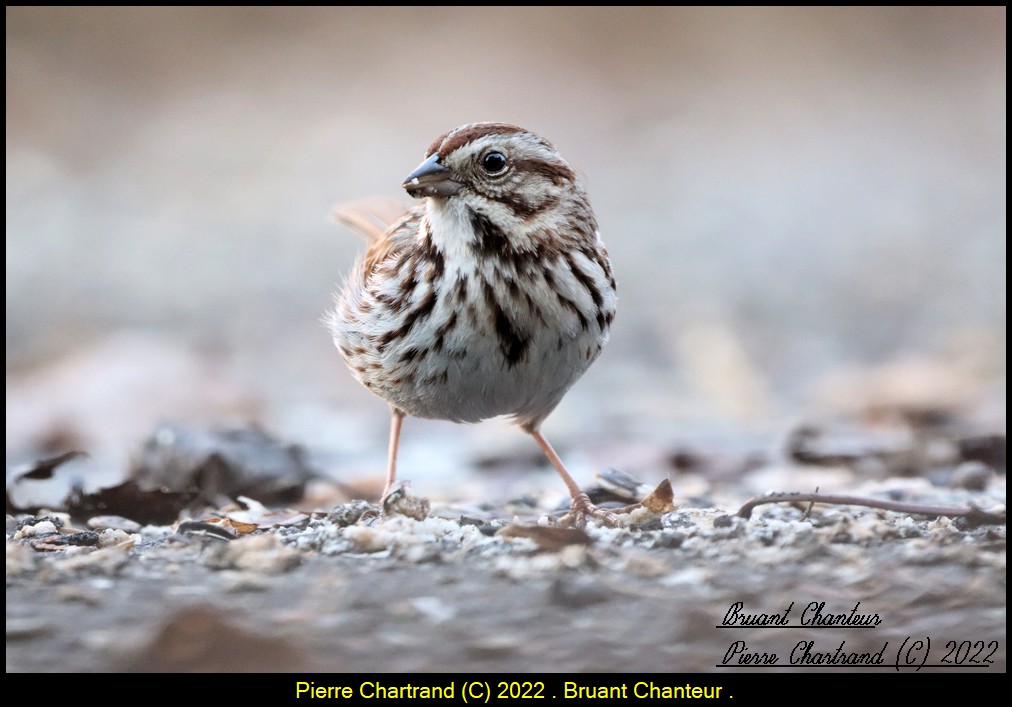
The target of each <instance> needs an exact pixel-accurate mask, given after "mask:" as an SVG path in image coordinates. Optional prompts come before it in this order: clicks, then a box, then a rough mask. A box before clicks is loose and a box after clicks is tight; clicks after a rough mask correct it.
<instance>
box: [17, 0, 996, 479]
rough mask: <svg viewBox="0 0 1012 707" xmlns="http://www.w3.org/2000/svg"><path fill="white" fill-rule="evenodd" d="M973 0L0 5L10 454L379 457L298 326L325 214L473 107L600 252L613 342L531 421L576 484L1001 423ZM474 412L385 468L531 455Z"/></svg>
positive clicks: (352, 470)
mask: <svg viewBox="0 0 1012 707" xmlns="http://www.w3.org/2000/svg"><path fill="white" fill-rule="evenodd" d="M1005 23H1006V12H1005V9H1004V8H960V9H952V8H948V9H947V8H894V9H670V8H638V9H634V8H630V9H571V8H556V9H455V8H438V9H428V8H370V9H343V8H342V9H277V8H275V9H242V8H227V9H226V8H219V9H203V8H202V9H119V8H117V9H69V8H16V9H11V8H8V9H7V10H6V39H7V65H6V79H7V212H6V219H7V221H6V225H7V252H6V286H7V319H6V322H7V329H6V337H7V338H6V344H7V368H6V370H7V461H8V467H10V465H11V463H13V461H16V460H18V459H23V458H25V457H30V456H32V455H38V454H42V453H47V452H59V451H63V450H65V449H67V448H79V449H85V450H87V451H89V452H90V453H91V454H92V458H93V459H95V460H98V463H100V465H102V466H103V468H105V469H108V470H110V472H112V471H116V470H123V469H124V468H125V467H126V465H127V464H128V463H129V460H130V458H131V456H132V455H135V454H136V452H137V450H138V449H139V448H140V446H141V443H142V441H143V440H144V438H145V437H146V436H147V435H149V434H150V433H151V431H152V430H153V429H154V427H155V425H156V424H158V423H159V422H160V421H178V422H185V423H190V424H196V425H243V424H250V423H255V424H258V425H261V426H263V427H264V428H265V429H267V430H268V431H270V432H271V433H272V434H274V435H276V436H277V437H278V438H280V439H282V440H284V441H286V442H293V443H297V444H300V445H303V446H304V447H305V448H306V449H307V450H308V451H309V452H310V454H311V456H312V458H313V460H314V463H315V464H316V465H317V466H318V467H319V468H320V469H321V470H323V471H325V472H326V473H329V474H333V475H334V476H337V477H342V478H349V477H351V476H360V477H375V479H376V481H377V483H379V481H380V478H381V476H382V468H383V465H384V457H385V449H386V434H387V410H386V406H385V404H384V403H383V402H382V401H380V400H379V399H377V398H374V397H373V396H372V395H371V394H369V393H368V392H367V391H365V390H364V389H362V388H360V386H359V385H358V384H357V383H356V382H355V381H354V379H353V378H352V377H351V375H350V374H349V373H348V372H347V370H346V368H345V366H344V364H343V362H342V361H341V359H340V357H339V356H338V354H337V351H336V349H335V348H334V347H333V344H332V343H331V341H330V337H329V335H328V333H327V331H326V330H325V329H324V327H323V326H322V325H321V323H320V319H321V317H322V316H323V314H324V312H325V310H326V308H327V307H329V306H330V302H331V297H332V293H333V292H334V291H335V290H336V289H337V287H338V284H339V282H340V281H341V279H342V277H343V276H344V273H346V272H347V271H348V269H349V268H350V267H351V265H352V263H353V261H354V259H355V257H356V255H357V254H358V253H359V252H361V250H362V249H363V244H362V243H361V242H360V241H359V240H358V239H357V238H356V237H355V236H354V235H353V234H351V233H349V232H346V231H344V230H343V229H341V228H339V227H337V226H335V225H333V224H331V223H330V222H329V221H328V218H327V214H328V211H329V209H330V208H331V206H332V205H333V204H335V203H338V202H342V201H353V200H357V199H361V198H364V197H369V196H373V195H382V196H388V197H392V198H398V199H401V200H404V201H405V203H407V201H408V199H407V198H406V195H405V194H403V192H402V191H401V190H400V188H399V185H400V182H401V179H402V178H403V177H404V175H406V174H407V173H408V172H409V171H411V170H412V169H413V168H414V167H415V166H416V165H417V163H418V162H419V161H420V159H421V157H422V153H423V151H424V149H425V147H426V146H427V145H428V144H429V142H430V141H431V140H432V139H433V138H435V137H436V136H437V135H439V134H440V133H442V132H444V131H446V130H448V129H449V128H452V127H454V126H456V125H459V124H462V123H466V122H472V121H479V120H497V121H509V122H514V123H517V124H520V125H522V126H524V127H527V128H529V129H531V130H534V131H535V132H538V133H540V134H542V135H544V136H546V137H547V138H548V139H550V140H551V141H553V142H554V143H555V145H556V146H557V147H558V148H559V149H560V151H561V152H562V154H563V155H564V156H565V157H566V158H567V159H568V160H569V161H570V162H571V163H572V164H573V165H574V166H575V167H576V168H577V170H578V171H579V172H580V174H581V175H582V177H583V179H584V181H585V183H586V185H587V188H588V190H589V192H590V195H591V197H592V200H593V203H594V206H595V208H596V210H597V214H598V217H599V221H600V225H601V231H602V235H603V238H604V240H605V242H606V243H607V245H608V247H609V250H610V252H611V255H612V259H613V263H614V266H615V268H616V272H617V276H618V281H619V293H620V307H619V316H618V318H617V320H616V324H615V328H614V330H613V335H612V341H611V343H610V344H609V346H608V347H607V348H606V350H605V352H604V354H603V355H602V357H601V359H600V360H599V361H598V362H597V363H596V364H595V365H594V366H593V367H592V368H591V370H590V371H589V372H588V374H587V375H586V376H585V377H584V379H583V380H582V381H581V382H580V383H578V384H577V386H576V387H575V388H574V389H573V390H572V391H571V393H570V395H569V396H568V397H567V398H566V400H564V401H563V403H562V405H561V406H560V407H559V409H558V410H557V412H556V413H555V414H554V415H553V416H552V417H551V418H549V420H548V422H547V423H546V426H545V430H546V433H547V434H548V436H549V437H550V438H552V439H554V440H555V441H556V445H557V446H559V447H560V448H561V450H562V452H563V455H564V457H566V458H567V460H568V462H569V463H570V464H571V466H573V468H574V471H575V472H576V475H577V477H578V478H580V479H581V480H586V479H587V478H589V477H590V476H591V475H592V474H593V472H594V471H595V470H597V469H600V468H602V467H605V466H617V467H621V468H625V469H627V470H629V471H632V472H638V473H645V474H647V475H649V473H650V472H651V471H658V470H659V471H663V468H664V464H666V463H667V462H665V461H663V460H665V459H670V454H671V453H672V450H674V449H677V448H678V446H679V445H680V444H684V443H694V444H701V443H702V444H711V445H716V446H718V447H719V446H726V447H727V448H734V447H739V448H740V447H748V446H762V445H767V444H774V443H775V440H776V439H777V437H778V435H781V434H782V433H783V432H784V431H785V430H787V429H788V427H789V426H790V425H791V424H793V423H794V422H795V421H797V420H798V419H801V418H807V417H810V416H813V415H815V416H818V415H837V414H852V413H854V412H859V411H862V410H864V411H867V410H869V409H874V408H875V406H876V405H877V404H880V403H881V404H891V403H896V402H897V401H898V403H899V404H912V405H915V406H916V405H918V404H924V405H927V406H928V407H931V406H936V407H937V406H941V407H944V408H946V409H954V410H959V411H960V414H961V415H962V416H963V418H962V419H964V420H967V421H968V422H967V423H966V424H968V425H970V426H975V427H978V428H980V429H981V430H982V431H984V432H990V431H1000V432H1002V433H1004V428H1005V376H1006V373H1005V227H1006V226H1005V220H1006V88H1005V87H1006V76H1005V74H1006V69H1005V66H1006V48H1005V26H1006V25H1005ZM508 427H509V426H508V425H507V423H505V422H504V421H499V422H494V423H486V424H483V425H478V426H468V427H457V426H454V425H451V424H449V423H438V422H426V421H410V422H409V424H408V425H406V427H405V435H404V441H403V444H402V462H401V466H402V469H404V470H405V471H404V475H405V476H406V477H408V478H412V479H414V480H416V481H420V480H422V479H424V480H425V481H424V483H425V487H424V488H425V490H426V491H427V492H429V493H433V494H438V493H440V490H441V489H442V490H443V491H445V492H446V493H448V494H451V495H453V494H456V495H464V496H466V495H468V493H469V492H468V490H467V488H466V486H461V478H462V477H461V476H460V474H459V473H458V472H463V471H464V470H466V469H471V468H474V467H475V466H479V467H481V468H484V469H496V468H499V467H504V468H508V469H512V468H515V466H516V465H517V464H519V463H521V462H522V463H523V464H534V463H535V461H534V460H536V459H537V457H538V453H537V449H536V447H535V446H534V445H533V443H532V442H530V440H528V439H526V438H525V436H524V435H522V434H521V433H519V432H517V431H515V430H509V429H507V428H508ZM700 440H707V441H704V442H700ZM517 460H520V461H517ZM447 472H452V473H447ZM504 477H505V478H504V479H503V480H502V483H503V484H504V485H509V488H510V490H529V489H530V488H531V486H532V483H534V482H532V481H531V480H530V478H528V479H524V478H523V477H521V478H520V479H519V480H516V479H514V478H513V477H512V476H511V475H504ZM537 478H538V479H541V480H542V481H543V482H544V484H545V485H547V486H552V487H553V488H554V487H555V486H557V485H558V486H561V485H560V484H559V483H558V480H557V478H555V477H554V475H553V474H552V473H551V472H550V471H545V472H544V473H543V474H541V475H539V476H537ZM538 483H541V482H538ZM510 484H514V485H510ZM558 490H559V491H561V490H562V489H558ZM561 495H563V494H560V496H561Z"/></svg>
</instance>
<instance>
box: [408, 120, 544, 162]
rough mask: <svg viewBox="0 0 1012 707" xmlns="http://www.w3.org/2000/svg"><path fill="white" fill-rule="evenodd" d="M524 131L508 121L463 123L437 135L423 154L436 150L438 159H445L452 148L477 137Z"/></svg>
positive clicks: (468, 142) (467, 143) (466, 143)
mask: <svg viewBox="0 0 1012 707" xmlns="http://www.w3.org/2000/svg"><path fill="white" fill-rule="evenodd" d="M526 132H527V131H526V130H524V129H523V128H519V127H517V126H516V125H510V124H509V123H472V124H471V125H465V126H463V127H462V128H457V129H456V130H451V131H450V132H448V133H445V134H443V135H440V136H439V137H437V138H436V140H435V141H434V142H433V143H432V144H431V145H429V149H428V150H426V151H425V156H426V157H428V156H430V155H431V154H432V153H434V152H436V151H437V150H438V151H439V157H440V159H446V157H447V155H449V154H450V153H451V152H453V151H454V150H456V149H458V148H461V147H463V146H464V145H470V144H471V143H472V142H474V141H475V140H477V139H478V138H481V137H484V136H486V135H515V134H516V133H526ZM532 137H535V136H532ZM538 139H540V138H538Z"/></svg>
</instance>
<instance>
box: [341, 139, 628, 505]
mask: <svg viewBox="0 0 1012 707" xmlns="http://www.w3.org/2000/svg"><path fill="white" fill-rule="evenodd" d="M404 187H405V189H406V190H407V191H408V193H409V194H410V195H412V196H414V197H417V198H420V199H421V202H420V203H419V204H417V205H415V206H414V207H412V208H411V209H410V210H409V211H408V212H407V213H406V214H404V215H403V216H402V217H401V218H400V219H399V220H397V221H395V222H394V223H392V224H391V226H390V227H389V228H388V229H387V230H386V232H385V233H383V235H382V236H380V237H379V238H378V239H377V240H375V241H374V242H373V243H372V244H371V246H370V247H369V249H368V251H367V252H366V254H365V256H364V257H363V258H362V259H361V260H360V261H359V262H358V263H357V264H356V266H355V268H354V269H353V270H352V272H351V275H350V276H349V278H348V280H347V282H346V283H345V286H344V288H343V290H342V291H341V293H340V294H339V295H338V297H337V305H336V307H335V309H334V310H333V312H332V314H331V316H330V318H329V324H330V328H331V330H332V332H333V335H334V340H335V343H336V344H337V346H338V348H339V349H340V351H341V354H342V355H343V356H344V358H345V360H346V362H347V363H348V365H349V366H350V367H351V369H352V371H353V373H354V374H355V376H356V377H357V378H358V379H359V381H361V382H362V383H363V384H364V385H365V386H366V387H367V388H369V389H370V390H371V391H372V392H374V393H376V394H377V395H379V396H380V397H382V398H384V399H385V400H387V402H389V403H390V405H391V408H392V410H393V425H392V430H391V445H390V461H389V467H388V475H387V489H388V490H389V487H390V485H391V484H392V483H393V481H394V478H395V473H396V472H395V469H396V448H397V438H398V436H399V433H400V422H401V420H402V418H403V416H404V415H413V416H417V417H425V418H434V419H442V420H452V421H454V422H477V421H480V420H484V419H488V418H491V417H496V416H499V415H509V416H512V417H513V418H514V419H515V420H516V422H517V423H518V424H519V425H520V426H521V428H523V429H524V430H525V431H527V432H529V433H531V434H532V435H533V436H534V437H535V439H536V440H537V441H538V443H539V444H540V445H541V446H542V448H543V449H544V450H545V452H546V454H547V455H548V456H549V459H550V460H551V461H552V463H553V464H554V465H555V467H556V469H557V470H558V472H559V473H560V475H562V477H563V480H564V481H565V482H566V483H567V486H568V487H569V489H570V492H571V494H572V495H573V497H574V510H576V511H577V512H578V514H581V515H582V514H584V513H590V514H593V515H605V514H603V513H600V512H599V511H598V510H597V509H596V508H595V507H593V506H591V505H590V502H589V500H587V497H586V496H585V495H583V494H582V493H580V491H579V488H578V487H577V486H576V484H575V482H573V480H572V478H571V477H570V476H569V474H568V473H567V472H566V470H565V468H564V467H563V465H562V462H561V460H559V458H558V456H557V455H556V454H555V452H554V451H553V450H552V449H551V447H550V445H549V444H548V442H547V440H545V439H544V437H543V436H542V435H541V434H540V432H539V426H540V424H541V422H542V421H543V420H544V419H545V417H546V416H547V415H548V414H549V413H550V412H551V411H552V410H553V409H554V408H555V407H556V405H558V403H559V401H560V400H561V399H562V397H563V395H565V393H566V391H567V390H569V388H570V387H571V386H572V385H573V383H575V382H576V380H577V379H578V378H579V377H580V376H581V375H582V374H583V373H584V371H586V369H587V367H588V366H590V364H591V363H592V362H593V361H594V360H595V359H596V358H597V356H598V354H599V353H600V352H601V348H602V347H603V346H604V344H605V343H606V342H607V340H608V331H609V328H610V325H611V322H612V319H613V318H614V315H615V302H616V298H615V281H614V278H613V276H612V271H611V265H610V263H609V261H608V255H607V251H606V250H605V247H604V245H603V243H602V242H601V239H600V237H599V235H598V232H597V221H596V219H595V217H594V213H593V211H592V209H591V207H590V202H589V200H588V198H587V195H586V192H585V191H584V189H583V186H582V185H581V184H580V182H579V180H578V179H577V177H576V174H575V173H574V171H573V170H572V168H571V167H570V166H569V164H568V163H567V162H566V161H565V160H564V159H563V158H562V157H561V156H560V155H559V153H558V152H557V151H556V150H555V148H554V147H553V146H552V145H551V144H550V143H548V142H547V141H546V140H544V139H543V138H541V137H538V136H537V135H535V134H534V133H531V132H528V131H526V130H523V129H521V128H518V127H516V126H514V125H509V124H506V123H475V124H469V125H464V126H461V127H459V128H456V129H455V130H451V131H450V132H448V133H446V134H444V135H442V136H440V137H439V138H437V139H436V141H435V142H433V143H432V145H430V146H429V149H428V150H427V151H426V153H425V160H424V161H423V163H422V165H421V166H420V167H419V168H418V169H417V170H415V172H413V173H412V174H411V175H409V176H408V178H407V179H406V180H405V182H404ZM337 217H338V219H339V220H342V221H343V222H345V223H348V224H349V225H351V226H353V227H355V228H357V230H360V231H362V232H365V233H368V232H369V231H370V230H375V228H374V227H375V224H376V222H377V220H378V221H379V222H382V221H383V220H384V218H385V215H384V214H381V213H378V212H377V211H376V210H375V209H374V210H372V211H370V210H369V209H366V210H357V211H356V210H351V211H347V212H344V213H340V212H339V213H338V214H337ZM370 224H372V227H371V226H370Z"/></svg>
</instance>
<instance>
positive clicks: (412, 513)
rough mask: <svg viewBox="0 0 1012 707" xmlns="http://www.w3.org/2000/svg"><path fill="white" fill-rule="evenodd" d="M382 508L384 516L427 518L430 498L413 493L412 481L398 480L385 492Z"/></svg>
mask: <svg viewBox="0 0 1012 707" xmlns="http://www.w3.org/2000/svg"><path fill="white" fill-rule="evenodd" d="M379 505H380V509H381V513H382V515H384V516H407V517H408V518H414V519H415V520H425V519H426V518H427V517H428V516H429V509H430V505H429V499H427V498H425V497H424V496H415V495H414V494H413V493H411V482H410V481H398V482H396V483H395V484H393V485H391V486H390V487H389V488H387V489H386V491H384V493H383V498H381V499H380V503H379Z"/></svg>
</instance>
